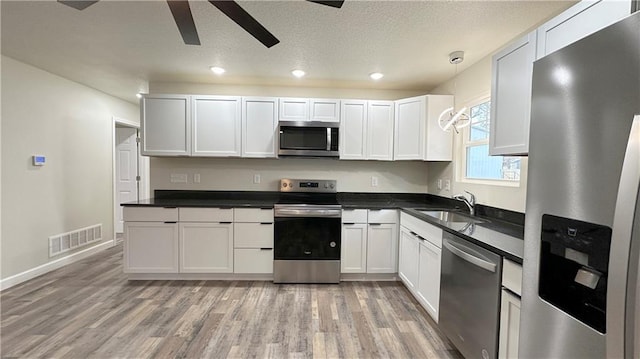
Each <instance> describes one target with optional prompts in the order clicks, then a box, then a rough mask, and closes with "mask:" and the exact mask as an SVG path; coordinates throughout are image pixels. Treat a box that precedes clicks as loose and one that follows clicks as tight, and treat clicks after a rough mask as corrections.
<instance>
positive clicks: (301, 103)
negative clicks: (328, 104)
mask: <svg viewBox="0 0 640 359" xmlns="http://www.w3.org/2000/svg"><path fill="white" fill-rule="evenodd" d="M279 114H280V121H308V120H309V99H306V98H280V111H279Z"/></svg>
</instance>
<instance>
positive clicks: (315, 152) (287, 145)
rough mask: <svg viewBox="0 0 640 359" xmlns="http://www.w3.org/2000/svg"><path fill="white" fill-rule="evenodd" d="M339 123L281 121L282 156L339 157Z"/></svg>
mask: <svg viewBox="0 0 640 359" xmlns="http://www.w3.org/2000/svg"><path fill="white" fill-rule="evenodd" d="M339 127H340V123H338V122H320V121H280V124H279V132H280V149H279V150H278V155H280V156H308V157H338V156H339V155H340V152H339V151H338V130H339Z"/></svg>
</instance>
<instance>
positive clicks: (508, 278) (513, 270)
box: [502, 259, 522, 295]
mask: <svg viewBox="0 0 640 359" xmlns="http://www.w3.org/2000/svg"><path fill="white" fill-rule="evenodd" d="M502 286H503V287H505V288H507V289H509V290H510V291H512V292H514V293H515V294H517V295H522V294H521V293H522V266H521V265H520V264H518V263H516V262H512V261H510V260H508V259H503V260H502Z"/></svg>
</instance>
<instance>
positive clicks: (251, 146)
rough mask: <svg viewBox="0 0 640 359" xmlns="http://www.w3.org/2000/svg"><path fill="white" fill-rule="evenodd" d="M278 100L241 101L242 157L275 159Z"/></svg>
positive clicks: (248, 99)
mask: <svg viewBox="0 0 640 359" xmlns="http://www.w3.org/2000/svg"><path fill="white" fill-rule="evenodd" d="M277 129H278V99H277V98H275V97H267V98H253V97H248V98H243V99H242V157H277V152H276V139H277V136H276V131H277Z"/></svg>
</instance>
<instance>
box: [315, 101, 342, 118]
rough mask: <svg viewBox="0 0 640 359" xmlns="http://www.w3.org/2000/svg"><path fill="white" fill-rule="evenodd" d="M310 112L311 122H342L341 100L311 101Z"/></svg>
mask: <svg viewBox="0 0 640 359" xmlns="http://www.w3.org/2000/svg"><path fill="white" fill-rule="evenodd" d="M309 110H310V111H311V113H310V116H309V117H310V119H311V121H324V122H339V121H340V100H332V99H310V100H309Z"/></svg>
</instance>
